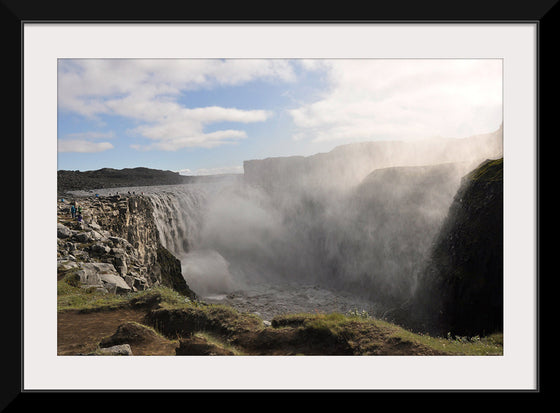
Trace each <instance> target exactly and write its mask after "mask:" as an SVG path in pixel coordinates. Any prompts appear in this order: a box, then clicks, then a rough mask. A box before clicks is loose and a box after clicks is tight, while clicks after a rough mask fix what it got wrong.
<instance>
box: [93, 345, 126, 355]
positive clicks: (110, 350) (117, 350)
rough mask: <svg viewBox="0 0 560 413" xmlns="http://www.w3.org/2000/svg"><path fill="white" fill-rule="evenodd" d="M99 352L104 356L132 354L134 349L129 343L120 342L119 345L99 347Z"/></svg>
mask: <svg viewBox="0 0 560 413" xmlns="http://www.w3.org/2000/svg"><path fill="white" fill-rule="evenodd" d="M99 354H101V355H104V356H132V349H131V348H130V345H129V344H120V345H118V346H112V347H106V348H101V349H99Z"/></svg>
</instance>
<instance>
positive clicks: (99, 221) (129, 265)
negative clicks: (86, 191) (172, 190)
mask: <svg viewBox="0 0 560 413" xmlns="http://www.w3.org/2000/svg"><path fill="white" fill-rule="evenodd" d="M73 204H75V207H76V208H77V209H78V208H81V216H82V220H81V221H78V219H77V217H76V218H74V217H72V214H71V207H72V205H73ZM77 214H78V211H77ZM57 241H58V251H57V260H58V278H59V279H60V278H62V277H64V276H65V275H66V274H68V272H73V273H75V274H77V275H78V276H79V278H80V283H81V285H82V286H84V287H94V288H97V289H101V290H103V291H107V292H112V293H120V292H129V291H139V290H145V289H148V288H151V287H154V286H158V285H164V286H168V287H171V288H173V289H175V290H176V291H179V292H180V293H182V294H183V295H186V296H190V297H194V293H193V292H192V291H191V290H190V288H189V287H188V285H187V284H186V282H185V280H184V278H183V276H182V273H181V264H180V261H179V260H178V259H177V258H175V257H174V256H173V255H172V254H171V253H169V251H167V250H166V249H165V248H164V247H163V246H162V245H161V242H160V238H159V233H158V230H157V227H156V224H155V221H154V218H153V210H152V205H151V203H150V202H149V200H148V199H147V198H145V197H144V196H142V195H132V196H120V195H114V196H87V197H85V196H84V197H76V198H73V199H64V200H62V199H59V200H58V223H57Z"/></svg>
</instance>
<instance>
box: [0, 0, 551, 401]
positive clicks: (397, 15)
mask: <svg viewBox="0 0 560 413" xmlns="http://www.w3.org/2000/svg"><path fill="white" fill-rule="evenodd" d="M557 3H558V0H546V1H539V2H508V1H502V0H500V1H493V2H487V1H479V0H474V1H470V2H462V3H457V2H449V1H438V0H432V1H427V2H415V1H405V2H402V1H400V2H393V3H391V2H386V3H383V4H382V5H381V4H379V5H377V4H376V5H374V6H373V7H371V6H370V7H368V6H369V5H368V4H367V3H361V5H360V6H356V7H352V6H351V5H349V4H347V3H345V4H344V8H341V7H340V6H339V5H336V4H332V2H331V4H324V5H323V4H322V5H321V10H320V11H318V10H316V9H315V8H312V9H311V10H307V11H306V10H305V9H304V10H302V11H300V12H297V13H296V12H294V11H293V10H298V9H297V8H296V9H294V8H291V7H290V5H289V4H288V3H284V4H283V7H282V10H278V9H276V8H274V9H273V8H272V7H271V8H270V9H266V10H265V9H263V8H262V7H260V8H258V9H256V10H254V11H253V12H252V13H251V12H247V11H246V9H244V8H242V7H240V6H239V5H235V4H229V5H225V6H224V7H222V6H220V7H219V8H218V10H216V7H212V5H209V6H208V7H207V9H203V8H200V9H199V10H195V11H193V10H190V9H189V6H188V5H186V4H185V3H183V2H168V1H163V2H161V1H160V2H158V4H157V5H155V4H145V3H136V2H134V8H131V7H130V3H129V2H115V1H113V2H108V1H98V2H95V5H91V7H88V6H87V5H86V4H85V3H83V4H79V5H78V4H77V2H75V1H68V0H64V1H59V2H56V3H55V4H53V3H52V2H44V1H42V2H41V1H27V0H25V1H22V0H19V1H18V0H1V1H0V12H1V18H2V20H1V26H0V27H1V29H2V35H3V38H4V39H8V40H5V45H6V50H5V59H6V60H5V66H6V69H7V70H8V73H9V74H10V75H12V76H11V77H10V78H12V79H20V83H19V84H18V82H16V81H15V80H14V81H12V82H9V83H10V84H9V85H7V86H8V87H9V93H8V95H7V96H10V97H11V98H12V97H13V100H16V101H18V102H20V104H19V105H17V104H15V103H13V100H12V99H11V100H10V104H9V105H7V110H8V114H7V116H6V119H10V120H11V122H10V123H11V124H12V125H11V126H12V127H13V134H16V135H17V131H19V136H20V142H19V143H20V144H19V146H18V145H16V147H15V148H14V150H15V151H18V150H19V153H20V161H21V164H20V182H19V184H20V185H19V186H20V188H19V189H20V191H19V193H20V202H21V215H20V218H21V219H20V228H19V229H20V231H19V232H20V234H21V241H20V248H21V249H20V277H19V278H18V277H17V276H15V274H12V276H10V277H8V276H7V275H6V276H5V277H4V278H5V280H4V282H5V284H4V285H5V286H4V289H3V291H4V292H5V297H3V299H2V300H1V302H2V310H3V311H2V312H1V314H4V315H5V317H4V323H5V324H4V331H5V332H6V335H9V337H10V338H9V339H6V338H5V339H4V340H2V353H1V354H2V377H3V379H4V380H3V386H2V388H1V389H0V410H2V411H4V410H5V411H22V410H25V409H28V408H30V407H31V406H32V403H35V402H37V401H41V403H43V401H44V402H45V403H48V405H49V406H50V405H52V406H54V405H56V404H57V403H62V404H63V405H66V406H74V407H77V406H80V405H82V404H83V405H84V406H85V405H86V404H84V403H83V402H84V401H85V402H86V403H87V402H88V401H89V400H91V401H93V400H97V401H98V400H99V398H100V395H99V394H98V393H99V392H94V391H92V392H75V391H68V392H59V391H56V392H28V391H23V390H22V387H23V385H22V383H23V378H22V375H23V371H22V365H23V360H22V356H23V350H22V346H23V337H22V334H23V333H22V331H23V327H22V320H23V318H22V314H21V313H22V304H21V300H22V297H23V295H22V285H23V284H22V279H23V276H24V270H25V269H24V268H23V226H24V225H32V223H29V222H23V202H24V199H23V188H22V186H23V176H22V175H23V159H24V154H23V131H22V128H23V127H22V125H23V122H22V116H23V111H22V107H23V93H22V90H23V87H24V85H23V76H22V70H23V50H22V49H23V43H22V33H23V30H22V27H23V25H24V24H25V23H26V22H44V23H45V24H49V23H61V22H62V23H73V22H74V23H86V24H102V23H114V22H121V23H123V22H124V23H131V24H133V23H138V22H143V23H151V22H164V23H174V22H190V23H200V24H204V23H211V22H227V23H231V24H236V23H239V22H245V23H261V24H262V23H265V24H285V23H290V24H298V23H302V22H307V23H316V24H321V23H327V22H331V23H332V22H334V23H339V22H345V23H350V24H351V23H383V24H398V23H417V24H422V23H441V24H462V23H480V24H485V23H504V24H507V23H515V22H520V23H535V24H536V25H537V29H538V32H537V33H538V35H537V42H538V44H537V57H536V60H537V114H538V117H537V165H538V167H537V194H536V202H537V223H536V230H537V245H536V249H537V252H538V253H537V293H538V301H537V302H538V303H539V305H538V309H537V316H538V323H537V327H538V328H537V352H538V353H537V372H536V377H537V386H536V389H535V390H534V391H516V390H511V391H503V390H502V391H498V390H497V391H482V392H476V391H475V392H473V391H467V390H465V391H464V392H461V391H451V392H449V391H443V390H442V391H427V392H425V391H398V390H397V391H380V392H378V391H355V392H353V391H340V392H333V391H324V392H321V391H309V392H307V391H294V392H290V391H266V392H262V391H242V392H237V391H221V392H214V391H198V392H188V391H187V392H165V391H154V392H145V391H143V392H134V391H132V392H101V393H103V399H104V400H106V399H105V397H109V396H116V397H115V398H118V399H120V400H124V399H125V398H124V396H126V400H128V401H130V400H134V401H135V403H137V405H138V406H147V404H146V403H148V402H149V401H151V400H155V399H156V397H157V398H159V400H162V399H165V400H166V401H171V400H178V401H179V402H181V401H183V402H185V401H187V400H189V403H190V402H191V401H194V397H195V396H197V397H200V398H201V399H210V398H213V397H214V396H213V395H210V394H208V393H219V394H221V395H223V396H225V397H224V398H225V399H228V400H229V398H230V397H233V396H247V397H248V398H254V397H256V396H263V395H265V396H267V397H269V398H272V397H274V399H275V400H278V399H282V400H286V401H287V402H289V401H290V397H287V396H296V395H297V396H306V395H317V396H319V397H320V398H322V399H323V400H327V401H328V400H329V399H330V398H331V397H332V396H333V395H334V396H351V397H353V398H354V397H357V396H358V395H359V396H373V397H377V398H379V397H381V396H383V397H387V398H393V400H394V399H395V397H397V395H396V394H395V393H407V395H409V396H411V395H421V396H424V395H426V394H427V395H430V394H431V395H432V396H433V395H434V393H436V394H437V397H438V398H440V397H444V396H445V397H450V396H457V395H462V394H463V393H467V394H471V393H477V394H479V395H485V396H496V395H498V396H500V395H502V396H503V395H506V396H507V397H508V398H509V399H510V400H513V399H514V398H515V397H519V396H522V397H539V398H540V397H542V396H543V390H545V389H546V388H547V386H544V385H543V382H542V380H543V378H544V371H543V369H542V368H541V358H542V356H541V351H540V350H541V340H540V333H541V325H542V323H541V322H540V316H541V311H540V303H541V299H540V298H541V297H540V291H541V285H540V281H541V279H540V255H541V254H540V247H541V245H540V234H541V232H540V218H539V217H540V193H541V192H540V177H541V174H540V164H541V150H540V136H541V135H542V134H543V131H545V130H551V126H552V119H553V116H552V110H554V109H555V107H554V105H547V104H545V103H544V102H551V101H552V97H553V96H555V95H556V92H557V90H558V76H557V74H556V71H555V70H554V68H555V65H554V63H553V62H552V59H553V57H554V55H555V53H554V52H555V46H556V39H557V37H558V33H557V32H558V29H557V27H558V4H557ZM366 10H367V11H366ZM251 14H252V15H253V17H250V18H247V15H251ZM16 62H19V65H18V64H17V63H16ZM12 112H13V113H12ZM18 120H19V122H17V121H18ZM16 122H17V123H18V124H17V126H16ZM547 139H549V138H547ZM13 181H14V182H13V183H12V184H14V185H15V180H13ZM13 221H15V220H13ZM16 231H17V230H16ZM14 233H16V232H14ZM10 242H11V241H10ZM8 291H9V293H6V292H8ZM542 367H545V364H543V365H542ZM160 396H162V397H160ZM327 396H328V397H327ZM398 397H400V396H398ZM112 398H113V397H112ZM76 399H79V400H80V402H79V403H75V402H74V400H76ZM159 400H158V401H157V402H156V405H157V404H159V403H160V401H159ZM269 400H272V399H269ZM355 400H358V399H355ZM441 400H442V401H443V399H441ZM107 403H108V402H107ZM286 404H287V403H286ZM41 407H42V408H46V407H47V405H42V406H41ZM74 407H72V408H74ZM130 407H131V408H132V405H131V406H130Z"/></svg>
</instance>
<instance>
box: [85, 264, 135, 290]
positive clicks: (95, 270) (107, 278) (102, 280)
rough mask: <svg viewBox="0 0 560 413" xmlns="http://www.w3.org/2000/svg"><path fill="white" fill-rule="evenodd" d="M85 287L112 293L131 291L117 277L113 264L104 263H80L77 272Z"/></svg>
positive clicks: (121, 279) (122, 280)
mask: <svg viewBox="0 0 560 413" xmlns="http://www.w3.org/2000/svg"><path fill="white" fill-rule="evenodd" d="M77 274H78V275H79V276H80V281H81V283H82V284H83V285H85V286H91V287H97V288H105V289H107V291H109V292H112V293H120V292H127V291H131V288H130V286H129V285H128V284H127V283H126V282H125V281H124V279H123V278H121V277H120V276H119V274H118V273H117V270H116V269H115V267H114V266H113V264H108V263H104V262H88V263H82V264H81V268H80V269H79V270H78V271H77Z"/></svg>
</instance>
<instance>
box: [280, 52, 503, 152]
mask: <svg viewBox="0 0 560 413" xmlns="http://www.w3.org/2000/svg"><path fill="white" fill-rule="evenodd" d="M303 66H304V67H308V68H310V69H313V70H327V72H326V73H327V75H328V79H329V84H330V90H329V92H328V94H326V95H325V96H324V98H322V99H320V100H317V101H315V102H313V103H310V104H307V105H303V106H300V107H298V108H296V109H293V110H290V111H289V113H290V115H291V117H292V119H293V121H294V123H295V125H296V129H295V132H294V135H293V137H292V138H293V139H294V140H302V139H308V140H312V141H314V142H324V141H335V140H336V141H340V140H347V141H352V140H368V139H378V138H391V139H407V138H421V137H429V136H434V135H440V136H457V137H458V136H466V135H469V134H475V133H481V132H488V131H490V130H492V129H493V128H497V127H498V126H499V124H500V122H501V115H502V63H501V60H498V59H496V60H461V59H443V60H438V59H425V60H400V59H393V60H383V59H380V60H369V59H352V60H331V61H308V62H304V64H303Z"/></svg>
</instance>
